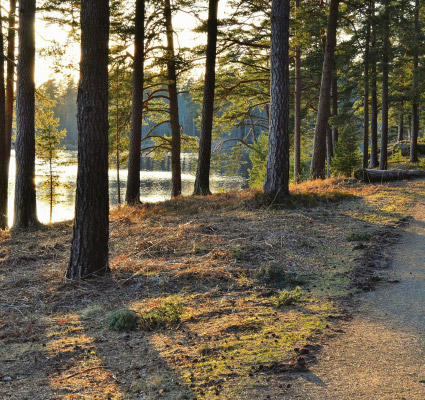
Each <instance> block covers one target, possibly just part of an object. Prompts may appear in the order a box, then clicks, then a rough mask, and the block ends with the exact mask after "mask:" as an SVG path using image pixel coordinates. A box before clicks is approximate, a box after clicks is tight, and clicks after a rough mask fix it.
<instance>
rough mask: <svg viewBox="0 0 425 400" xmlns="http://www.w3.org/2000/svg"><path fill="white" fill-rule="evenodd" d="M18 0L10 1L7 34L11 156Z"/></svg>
mask: <svg viewBox="0 0 425 400" xmlns="http://www.w3.org/2000/svg"><path fill="white" fill-rule="evenodd" d="M15 13H16V0H10V2H9V27H8V35H7V58H8V62H7V72H6V132H7V138H8V146H9V147H8V153H7V157H8V158H10V148H11V144H12V121H13V104H14V96H15V64H14V61H15V38H16V33H15V25H16V17H15Z"/></svg>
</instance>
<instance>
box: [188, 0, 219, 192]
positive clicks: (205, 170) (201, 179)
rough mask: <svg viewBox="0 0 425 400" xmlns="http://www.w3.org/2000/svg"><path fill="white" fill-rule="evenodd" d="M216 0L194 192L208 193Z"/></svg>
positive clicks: (210, 19)
mask: <svg viewBox="0 0 425 400" xmlns="http://www.w3.org/2000/svg"><path fill="white" fill-rule="evenodd" d="M218 1H219V0H209V12H208V39H207V60H206V65H205V85H204V100H203V106H202V122H201V137H200V140H199V156H198V167H197V170H196V180H195V189H194V194H196V195H208V194H211V191H210V164H211V141H212V126H213V117H214V92H215V64H216V56H217V30H218V19H217V12H218Z"/></svg>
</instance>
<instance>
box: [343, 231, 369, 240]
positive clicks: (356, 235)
mask: <svg viewBox="0 0 425 400" xmlns="http://www.w3.org/2000/svg"><path fill="white" fill-rule="evenodd" d="M371 237H372V235H371V234H370V233H369V232H351V233H350V234H349V235H348V236H347V238H346V239H347V241H348V242H367V241H369V240H370V238H371Z"/></svg>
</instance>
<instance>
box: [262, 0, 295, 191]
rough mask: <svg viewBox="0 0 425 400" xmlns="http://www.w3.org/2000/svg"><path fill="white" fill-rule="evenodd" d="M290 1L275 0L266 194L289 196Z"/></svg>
mask: <svg viewBox="0 0 425 400" xmlns="http://www.w3.org/2000/svg"><path fill="white" fill-rule="evenodd" d="M289 10H290V1H289V0H273V1H272V13H271V29H272V30H271V56H270V65H271V101H270V136H269V153H268V159H267V171H266V179H265V182H264V193H266V194H269V195H273V196H276V197H283V196H286V195H288V194H289V93H290V87H289Z"/></svg>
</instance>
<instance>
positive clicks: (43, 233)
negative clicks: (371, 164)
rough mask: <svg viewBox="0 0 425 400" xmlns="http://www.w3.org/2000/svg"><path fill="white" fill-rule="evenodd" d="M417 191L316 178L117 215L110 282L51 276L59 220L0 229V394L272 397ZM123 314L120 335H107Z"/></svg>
mask: <svg viewBox="0 0 425 400" xmlns="http://www.w3.org/2000/svg"><path fill="white" fill-rule="evenodd" d="M422 186H423V183H422V181H418V182H414V183H409V186H408V190H407V184H406V183H403V182H399V183H396V184H393V185H376V186H365V185H359V184H357V183H355V182H353V181H352V180H343V179H341V180H326V181H322V182H313V183H311V182H310V183H306V184H302V185H298V186H296V187H293V188H292V193H293V196H292V197H291V198H290V199H289V200H288V202H285V204H273V203H270V202H269V201H268V200H267V199H264V196H262V195H261V193H259V192H255V191H244V192H242V193H228V194H216V195H213V196H209V197H207V198H204V197H187V198H184V197H179V198H176V199H173V200H170V201H167V202H164V203H160V204H145V205H142V206H140V207H136V208H132V207H123V208H121V209H119V210H114V211H112V212H111V217H110V266H111V270H112V273H111V274H110V275H109V276H107V277H105V278H99V279H92V280H87V281H67V280H66V279H65V278H64V276H65V271H66V267H67V262H68V257H69V247H70V240H71V234H72V232H71V231H72V224H71V223H70V222H65V223H59V224H54V225H52V226H48V227H43V228H42V229H39V230H37V231H33V232H30V233H28V232H19V231H11V232H1V233H0V246H1V247H0V394H1V395H0V398H7V399H24V398H31V399H32V400H36V399H40V400H42V399H47V398H49V399H50V398H51V399H157V398H158V399H159V398H161V399H193V398H197V399H215V398H217V399H249V398H255V397H258V396H259V398H266V397H267V396H270V398H281V397H282V396H283V394H284V391H285V388H286V385H287V384H290V382H291V376H293V374H296V373H297V371H301V370H305V369H306V368H308V365H309V363H311V362H314V354H315V352H317V351H318V349H319V346H318V343H319V342H320V340H321V338H322V337H323V335H324V334H325V333H329V332H332V331H333V330H334V329H335V325H334V324H336V322H334V321H336V320H337V319H338V318H340V317H341V316H343V315H344V307H345V306H344V304H345V301H346V300H347V298H348V297H349V296H350V295H351V294H353V293H355V292H356V291H357V290H358V287H363V286H361V285H360V286H353V284H352V283H353V282H355V281H356V279H358V278H359V276H358V275H361V274H362V273H363V272H362V269H361V268H359V267H358V263H359V261H358V260H363V259H364V257H363V254H365V253H364V251H365V249H366V250H367V248H369V246H371V245H372V244H373V241H374V240H375V238H376V236H377V235H380V234H381V233H382V232H383V230H385V229H386V227H387V226H390V225H391V224H394V222H396V221H398V220H399V219H400V218H402V217H403V212H404V210H405V206H406V204H407V203H409V202H412V201H414V199H415V196H417V195H418V194H423V193H422V192H421V191H423V188H422ZM347 238H370V240H369V241H365V242H357V241H350V240H348V239H347ZM353 249H354V250H353ZM362 257H363V258H362ZM353 274H354V275H355V276H354V275H353ZM356 274H357V275H356ZM355 278H356V279H355ZM362 284H364V282H363V283H362ZM297 287H299V289H296V288H297ZM292 291H296V292H292ZM279 298H285V299H286V298H291V299H292V300H291V302H290V303H291V304H290V305H282V304H283V303H282V302H279V300H278V299H279ZM120 309H123V310H132V311H133V312H134V313H135V314H136V315H137V316H138V318H139V323H138V324H136V326H135V327H133V328H134V329H133V330H128V331H126V330H123V331H119V332H117V331H112V330H110V329H109V328H108V326H109V323H110V316H111V312H112V311H114V312H115V314H114V315H117V312H118V315H119V311H117V310H120ZM146 321H148V322H146ZM124 322H125V321H124ZM149 324H151V325H149ZM123 327H124V328H125V324H124V325H123Z"/></svg>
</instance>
